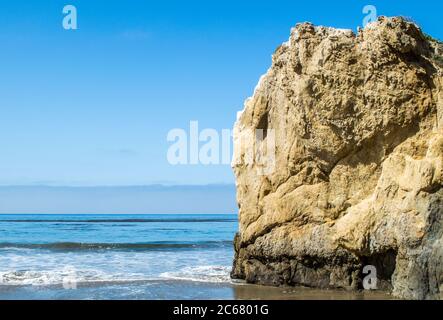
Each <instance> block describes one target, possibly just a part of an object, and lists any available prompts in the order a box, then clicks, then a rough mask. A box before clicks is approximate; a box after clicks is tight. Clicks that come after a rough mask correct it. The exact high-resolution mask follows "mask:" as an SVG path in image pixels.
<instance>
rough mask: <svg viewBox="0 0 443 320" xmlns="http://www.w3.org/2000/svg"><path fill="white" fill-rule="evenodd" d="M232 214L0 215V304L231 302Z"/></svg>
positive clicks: (233, 217) (232, 292)
mask: <svg viewBox="0 0 443 320" xmlns="http://www.w3.org/2000/svg"><path fill="white" fill-rule="evenodd" d="M237 227H238V224H237V216H236V215H0V299H234V298H236V297H235V288H234V285H233V283H232V281H231V280H230V277H229V272H230V269H231V265H232V259H233V244H232V240H233V238H234V234H235V232H236V230H237Z"/></svg>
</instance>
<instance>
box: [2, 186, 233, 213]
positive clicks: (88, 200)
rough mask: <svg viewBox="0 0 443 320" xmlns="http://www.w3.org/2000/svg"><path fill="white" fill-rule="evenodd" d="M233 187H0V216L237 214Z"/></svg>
mask: <svg viewBox="0 0 443 320" xmlns="http://www.w3.org/2000/svg"><path fill="white" fill-rule="evenodd" d="M235 199H236V196H235V186H234V185H228V184H226V185H224V184H212V185H174V186H165V185H146V186H83V187H81V186H0V214H228V213H233V214H235V213H237V210H238V209H237V204H236V200H235Z"/></svg>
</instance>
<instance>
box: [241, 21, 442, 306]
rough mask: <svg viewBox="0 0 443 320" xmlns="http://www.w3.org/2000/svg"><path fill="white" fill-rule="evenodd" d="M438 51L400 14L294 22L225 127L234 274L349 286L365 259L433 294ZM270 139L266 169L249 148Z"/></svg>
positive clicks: (395, 279)
mask: <svg viewBox="0 0 443 320" xmlns="http://www.w3.org/2000/svg"><path fill="white" fill-rule="evenodd" d="M442 51H443V50H442V45H441V44H440V43H439V42H437V41H434V40H432V39H431V38H430V37H428V36H426V35H424V34H423V32H422V31H421V30H420V29H419V27H417V26H416V25H415V24H414V23H411V22H408V21H406V20H405V19H403V18H385V17H382V18H380V19H379V21H377V22H374V23H372V24H369V25H368V26H367V27H366V28H365V29H363V30H359V32H358V34H354V33H353V32H352V31H350V30H337V29H333V28H326V27H315V26H313V25H312V24H309V23H303V24H299V25H297V26H296V27H295V28H293V29H292V31H291V36H290V39H289V41H288V42H287V43H284V44H283V45H281V46H280V47H279V48H278V49H277V50H276V51H275V53H274V55H273V59H272V66H271V68H270V69H269V70H268V72H267V73H266V75H264V76H263V77H262V78H261V79H260V82H259V84H258V86H257V88H256V90H255V92H254V95H253V97H252V98H250V99H248V100H247V101H246V102H245V108H244V111H243V112H242V113H241V114H239V118H238V121H237V123H236V125H235V129H234V149H235V152H234V160H233V168H234V172H235V175H236V181H237V198H238V203H239V208H240V209H239V219H240V231H239V233H238V234H237V236H236V239H235V251H236V256H235V261H234V266H233V270H232V277H233V278H239V279H246V281H247V282H249V283H258V284H265V285H274V286H279V285H293V286H297V285H300V286H308V287H318V288H346V289H359V288H362V281H363V279H364V277H365V274H363V267H364V266H366V265H373V266H375V267H376V270H377V278H378V288H380V289H389V290H392V293H393V294H394V295H395V296H397V297H402V298H406V299H441V298H443V188H442V184H443V78H442V74H443V73H442V70H443V64H442V58H441V54H442ZM256 129H261V130H265V131H264V132H265V134H264V135H263V136H262V137H260V138H258V136H257V134H256V132H258V131H256ZM266 132H273V134H272V135H269V134H266ZM274 137H275V150H274V151H275V152H274V153H273V154H274V156H275V159H272V160H273V161H274V162H273V163H274V164H275V166H274V167H273V168H272V170H267V171H263V165H262V162H260V161H257V158H258V156H257V154H256V153H257V152H255V151H254V155H253V158H254V159H255V160H256V161H250V160H251V159H250V158H251V156H250V153H248V150H249V151H250V150H252V149H254V150H262V149H261V148H263V145H266V143H268V142H269V141H268V140H269V139H273V138H274ZM271 145H272V144H271ZM271 149H272V148H271ZM258 153H259V152H258ZM265 156H267V157H270V155H269V154H267V155H265ZM262 157H263V155H262Z"/></svg>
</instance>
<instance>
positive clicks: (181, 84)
mask: <svg viewBox="0 0 443 320" xmlns="http://www.w3.org/2000/svg"><path fill="white" fill-rule="evenodd" d="M66 4H73V5H75V6H76V7H77V9H78V27H79V29H78V30H75V31H66V30H64V29H63V28H62V19H63V15H62V8H63V6H64V5H66ZM367 4H372V5H375V6H376V7H377V10H378V14H380V15H389V16H390V15H405V16H410V17H412V18H413V19H414V20H415V21H417V22H418V23H419V24H420V25H421V26H422V27H423V29H424V30H425V31H426V32H428V33H430V34H432V35H433V36H435V37H438V38H443V28H442V27H441V19H440V15H441V13H442V12H443V4H442V2H441V1H428V2H425V1H386V0H385V1H357V0H352V1H351V0H350V1H336V2H332V1H266V2H265V1H249V0H248V1H238V0H237V1H231V0H224V1H217V0H212V1H208V0H206V1H192V0H189V1H136V0H125V1H123V0H120V1H111V0H107V1H100V0H75V1H74V0H73V1H58V0H51V1H31V0H29V1H23V0H17V1H1V3H0V46H1V50H0V61H1V62H0V63H1V69H0V110H1V116H0V150H1V157H0V185H59V186H60V185H62V186H96V185H97V186H124V185H126V186H128V185H148V184H158V183H160V184H214V183H217V184H220V183H222V184H230V183H233V181H234V179H233V175H232V173H231V169H230V167H229V166H227V165H224V166H222V165H220V166H176V167H174V166H171V165H169V163H168V162H167V160H166V152H167V149H168V147H169V146H170V143H168V142H167V140H166V135H167V133H168V131H169V130H171V129H173V128H184V129H186V128H188V127H189V121H191V120H198V121H199V124H200V127H201V128H215V129H217V130H221V129H223V128H231V127H232V125H233V122H234V120H235V118H236V112H237V111H238V110H240V109H242V105H243V101H244V99H245V98H247V97H248V96H250V95H251V93H252V91H253V88H254V86H255V85H256V82H257V80H258V78H259V76H260V75H261V74H263V73H264V72H265V71H266V70H267V68H268V67H269V65H270V62H271V60H270V59H271V54H272V52H273V51H274V49H275V48H276V47H277V46H278V45H279V44H280V43H281V42H283V41H286V39H287V38H288V35H289V32H290V28H291V27H292V26H294V25H295V24H296V23H298V22H302V21H311V22H313V23H315V24H321V25H328V26H334V27H340V28H351V29H354V30H355V29H356V27H357V26H359V25H361V24H362V20H363V17H364V14H363V13H362V8H363V7H364V6H365V5H367Z"/></svg>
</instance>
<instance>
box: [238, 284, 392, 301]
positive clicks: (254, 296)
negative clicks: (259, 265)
mask: <svg viewBox="0 0 443 320" xmlns="http://www.w3.org/2000/svg"><path fill="white" fill-rule="evenodd" d="M233 289H234V295H235V299H238V300H393V299H395V298H394V297H393V296H391V295H390V294H389V293H387V292H383V291H347V290H319V289H311V288H304V287H280V288H275V287H265V286H257V285H249V284H239V285H234V288H233Z"/></svg>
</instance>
